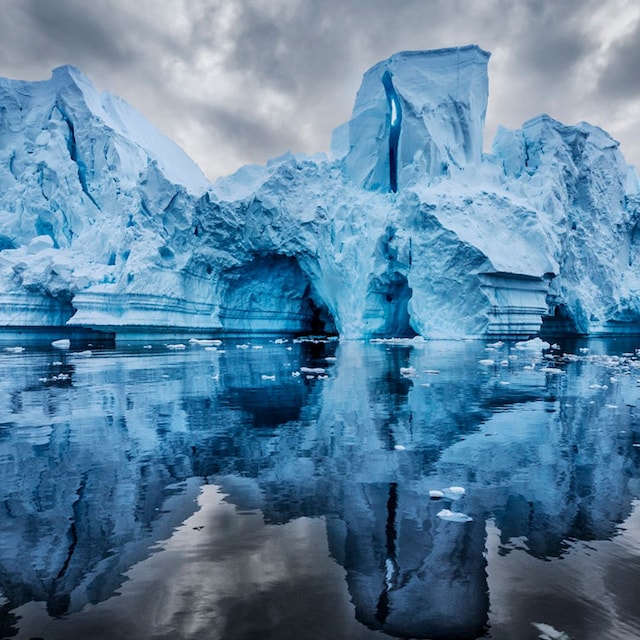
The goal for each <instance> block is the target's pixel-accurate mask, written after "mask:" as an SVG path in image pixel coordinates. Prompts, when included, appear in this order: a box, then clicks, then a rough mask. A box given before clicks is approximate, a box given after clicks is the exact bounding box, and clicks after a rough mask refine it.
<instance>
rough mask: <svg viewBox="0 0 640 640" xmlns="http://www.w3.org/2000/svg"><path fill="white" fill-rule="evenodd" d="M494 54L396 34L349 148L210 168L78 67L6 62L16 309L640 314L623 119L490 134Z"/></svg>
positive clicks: (0, 291)
mask: <svg viewBox="0 0 640 640" xmlns="http://www.w3.org/2000/svg"><path fill="white" fill-rule="evenodd" d="M488 59H489V54H488V53H487V52H485V51H483V50H481V49H480V48H479V47H476V46H467V47H458V48H453V49H443V50H437V51H425V52H402V53H399V54H396V55H394V56H392V57H391V58H389V59H388V60H385V61H382V62H380V63H378V64H377V65H375V66H374V67H372V69H370V70H369V71H368V72H367V73H366V74H365V75H364V78H363V82H362V86H361V88H360V90H359V91H358V95H357V97H356V102H355V106H354V110H353V117H352V119H351V120H350V121H349V122H348V123H346V124H345V125H343V126H341V127H339V128H338V129H337V130H336V132H335V133H334V138H333V146H332V153H331V158H327V157H326V156H324V155H323V154H318V155H315V156H302V155H293V154H291V153H286V154H284V155H283V156H281V157H279V158H275V159H274V160H272V161H270V162H269V163H267V164H266V165H265V166H257V165H249V166H246V167H243V168H242V169H240V170H239V171H237V172H236V173H235V174H233V175H231V176H228V177H225V178H221V179H219V180H218V181H216V182H215V183H214V184H210V183H209V182H208V181H207V180H206V178H205V177H204V176H203V175H202V173H201V171H200V170H199V169H198V167H197V166H196V165H195V164H194V163H193V162H192V161H191V160H189V158H188V157H187V156H186V155H185V154H184V152H183V151H181V150H180V149H179V148H178V147H177V146H176V145H175V144H174V143H172V142H171V141H169V140H168V139H167V138H166V137H164V136H163V135H162V134H161V133H159V132H158V131H156V130H155V129H154V128H153V127H152V126H151V125H150V124H149V123H148V122H146V121H145V120H144V118H143V117H142V116H140V115H139V114H138V113H136V112H135V111H134V110H133V109H132V108H131V107H130V106H128V105H127V104H126V103H124V102H123V101H122V100H120V99H118V98H115V97H113V96H110V95H109V94H105V93H99V92H98V91H97V90H96V89H95V87H94V86H93V85H92V84H91V82H90V81H89V80H88V79H87V78H85V77H84V76H83V75H82V74H81V73H80V72H79V71H78V70H77V69H73V68H71V67H62V68H60V69H56V70H54V72H53V75H52V78H51V79H50V80H47V81H43V82H35V83H30V82H21V81H14V80H6V79H4V80H0V325H3V326H13V327H24V326H45V327H46V326H56V327H63V326H67V327H76V328H91V329H98V330H103V331H107V332H114V333H116V334H118V335H119V336H125V335H126V336H129V337H132V336H135V335H136V334H143V333H145V332H148V331H154V330H163V331H171V332H174V333H190V332H199V333H212V332H213V333H215V332H227V333H263V334H264V333H278V332H293V333H304V332H312V333H317V332H330V333H333V332H336V333H338V334H340V335H341V336H342V337H344V338H363V337H375V336H412V335H416V334H419V335H422V336H424V337H428V338H440V337H466V336H476V337H477V336H528V335H533V334H536V333H538V332H539V331H540V330H541V329H543V330H547V331H550V332H554V331H555V332H558V331H561V332H569V333H577V334H598V333H624V332H631V331H635V332H637V331H640V324H639V318H640V305H639V300H640V298H639V295H640V272H639V268H640V267H639V265H638V259H637V244H638V242H640V240H639V238H640V232H638V230H637V222H638V214H639V212H640V184H639V181H638V177H637V174H636V173H635V170H634V169H633V168H630V167H628V166H627V164H626V162H625V161H624V158H623V156H622V154H621V152H620V149H619V145H618V143H617V142H616V141H615V140H613V139H612V138H611V137H610V136H609V135H608V134H607V133H606V132H604V131H602V130H601V129H599V128H597V127H594V126H592V125H589V124H586V123H580V124H577V125H575V126H566V125H563V124H561V123H559V122H557V121H555V120H553V119H552V118H550V117H549V116H540V117H538V118H534V119H533V120H531V121H529V122H526V123H525V124H524V125H523V127H522V129H520V130H517V131H510V130H506V129H500V130H499V132H498V134H497V136H496V139H495V141H494V143H493V147H492V150H491V153H489V154H483V153H482V146H483V140H482V129H483V123H484V114H485V110H486V104H487V96H488V79H487V63H488ZM543 320H544V324H543Z"/></svg>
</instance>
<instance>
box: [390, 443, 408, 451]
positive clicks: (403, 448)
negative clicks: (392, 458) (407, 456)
mask: <svg viewBox="0 0 640 640" xmlns="http://www.w3.org/2000/svg"><path fill="white" fill-rule="evenodd" d="M393 448H394V449H395V450H396V451H406V450H407V447H405V446H404V445H402V444H397V445H395V447H393Z"/></svg>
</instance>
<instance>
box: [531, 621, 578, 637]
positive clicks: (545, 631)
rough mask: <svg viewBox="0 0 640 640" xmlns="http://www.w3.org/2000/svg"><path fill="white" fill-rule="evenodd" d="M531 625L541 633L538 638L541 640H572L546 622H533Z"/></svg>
mask: <svg viewBox="0 0 640 640" xmlns="http://www.w3.org/2000/svg"><path fill="white" fill-rule="evenodd" d="M531 624H532V625H533V626H534V627H535V628H536V629H537V630H538V631H539V632H540V635H539V636H538V638H540V640H571V638H570V637H569V636H568V635H567V634H566V633H565V632H564V631H558V630H557V629H555V628H554V627H552V626H551V625H550V624H545V623H544V622H532V623H531Z"/></svg>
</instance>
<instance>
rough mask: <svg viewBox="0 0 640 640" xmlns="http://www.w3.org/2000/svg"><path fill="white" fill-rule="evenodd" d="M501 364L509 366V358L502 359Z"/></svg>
mask: <svg viewBox="0 0 640 640" xmlns="http://www.w3.org/2000/svg"><path fill="white" fill-rule="evenodd" d="M500 364H501V365H502V366H503V367H508V366H509V361H508V360H501V361H500Z"/></svg>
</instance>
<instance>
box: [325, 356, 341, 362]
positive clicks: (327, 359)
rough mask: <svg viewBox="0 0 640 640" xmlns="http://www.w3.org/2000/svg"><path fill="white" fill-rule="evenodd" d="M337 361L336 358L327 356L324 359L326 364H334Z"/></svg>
mask: <svg viewBox="0 0 640 640" xmlns="http://www.w3.org/2000/svg"><path fill="white" fill-rule="evenodd" d="M337 359H338V358H336V357H335V356H327V357H326V358H325V360H326V361H327V362H335V361H336V360H337Z"/></svg>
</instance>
